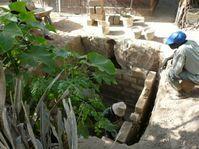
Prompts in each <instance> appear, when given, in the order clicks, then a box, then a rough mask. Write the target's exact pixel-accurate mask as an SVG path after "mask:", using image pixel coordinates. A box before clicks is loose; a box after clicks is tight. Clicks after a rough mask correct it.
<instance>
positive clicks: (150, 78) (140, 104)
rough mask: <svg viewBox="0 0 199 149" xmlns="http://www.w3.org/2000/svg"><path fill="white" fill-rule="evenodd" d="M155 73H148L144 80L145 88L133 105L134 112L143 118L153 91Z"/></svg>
mask: <svg viewBox="0 0 199 149" xmlns="http://www.w3.org/2000/svg"><path fill="white" fill-rule="evenodd" d="M155 76H156V72H152V71H150V72H149V74H148V75H147V77H146V80H145V86H144V89H143V90H142V93H141V95H140V97H139V99H138V101H137V103H136V105H135V112H136V113H138V114H140V115H142V117H144V115H145V112H146V111H147V107H148V104H149V102H150V96H151V93H152V89H153V84H154V82H155Z"/></svg>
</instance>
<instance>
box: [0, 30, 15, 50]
mask: <svg viewBox="0 0 199 149" xmlns="http://www.w3.org/2000/svg"><path fill="white" fill-rule="evenodd" d="M14 42H15V39H14V38H12V37H11V36H10V34H8V33H5V32H1V33H0V53H5V52H7V51H9V50H10V49H11V48H12V47H13V46H14Z"/></svg>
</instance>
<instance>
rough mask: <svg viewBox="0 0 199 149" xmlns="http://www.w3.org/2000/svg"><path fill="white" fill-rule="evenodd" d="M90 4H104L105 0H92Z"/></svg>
mask: <svg viewBox="0 0 199 149" xmlns="http://www.w3.org/2000/svg"><path fill="white" fill-rule="evenodd" d="M89 5H90V6H103V5H104V0H90V1H89Z"/></svg>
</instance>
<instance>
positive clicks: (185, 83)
mask: <svg viewBox="0 0 199 149" xmlns="http://www.w3.org/2000/svg"><path fill="white" fill-rule="evenodd" d="M180 84H181V88H182V91H184V92H186V93H189V92H191V91H192V89H193V88H194V86H195V84H194V83H193V82H192V81H189V80H182V82H181V83H180Z"/></svg>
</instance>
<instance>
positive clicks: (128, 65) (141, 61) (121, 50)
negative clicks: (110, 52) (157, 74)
mask: <svg viewBox="0 0 199 149" xmlns="http://www.w3.org/2000/svg"><path fill="white" fill-rule="evenodd" d="M160 47H161V44H159V43H156V42H152V41H143V40H130V39H126V40H123V41H121V42H119V43H118V44H117V45H116V47H115V49H114V53H115V57H116V59H117V62H118V63H119V65H120V66H121V67H122V68H123V69H132V68H133V67H139V68H144V69H146V70H152V71H157V70H158V69H159V64H160V58H159V57H160V56H159V54H160Z"/></svg>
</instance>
